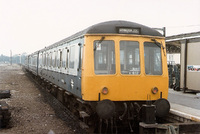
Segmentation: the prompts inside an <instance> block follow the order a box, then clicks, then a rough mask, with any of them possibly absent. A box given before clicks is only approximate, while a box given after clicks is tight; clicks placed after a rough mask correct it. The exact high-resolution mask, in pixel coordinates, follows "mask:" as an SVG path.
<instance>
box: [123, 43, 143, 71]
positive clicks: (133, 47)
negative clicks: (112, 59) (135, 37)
mask: <svg viewBox="0 0 200 134" xmlns="http://www.w3.org/2000/svg"><path fill="white" fill-rule="evenodd" d="M120 65H121V74H127V75H138V74H140V54H139V43H138V42H136V41H120Z"/></svg>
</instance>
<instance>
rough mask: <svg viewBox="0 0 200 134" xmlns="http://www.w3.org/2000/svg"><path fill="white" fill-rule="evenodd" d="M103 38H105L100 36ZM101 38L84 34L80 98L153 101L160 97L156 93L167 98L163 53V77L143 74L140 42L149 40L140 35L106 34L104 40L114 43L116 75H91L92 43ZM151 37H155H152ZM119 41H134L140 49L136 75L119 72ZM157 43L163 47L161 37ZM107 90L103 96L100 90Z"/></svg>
mask: <svg viewBox="0 0 200 134" xmlns="http://www.w3.org/2000/svg"><path fill="white" fill-rule="evenodd" d="M103 36H105V35H103ZM101 37H102V36H101V35H95V36H94V35H91V36H90V35H87V36H85V45H84V52H83V59H84V60H83V64H82V99H83V100H88V101H97V100H98V98H99V93H100V99H101V100H103V99H110V100H113V101H129V100H130V101H131V100H147V96H148V95H150V96H151V97H150V98H149V99H151V100H156V99H158V98H160V92H162V96H163V98H167V96H168V68H167V58H166V51H165V52H164V51H161V52H162V64H163V65H162V69H163V75H161V76H149V75H148V76H147V75H146V74H145V70H144V69H145V66H144V47H143V42H145V41H149V42H150V41H151V38H150V37H142V36H131V35H127V36H124V35H123V36H122V35H121V36H120V35H117V36H116V35H107V36H105V39H104V40H114V42H115V56H116V57H115V59H116V74H114V75H96V74H95V73H94V52H93V42H94V41H95V40H100V39H101ZM154 38H155V37H154ZM120 40H129V41H138V42H139V47H140V67H141V74H140V75H122V74H121V73H120V51H119V50H120V48H119V41H120ZM156 40H157V41H158V42H162V44H163V45H164V46H165V42H164V39H163V38H158V39H156ZM104 87H107V88H108V90H109V92H108V94H107V95H103V94H102V93H101V90H102V89H103V88H104ZM153 87H157V88H158V89H159V91H158V93H157V94H153V93H152V92H151V89H152V88H153Z"/></svg>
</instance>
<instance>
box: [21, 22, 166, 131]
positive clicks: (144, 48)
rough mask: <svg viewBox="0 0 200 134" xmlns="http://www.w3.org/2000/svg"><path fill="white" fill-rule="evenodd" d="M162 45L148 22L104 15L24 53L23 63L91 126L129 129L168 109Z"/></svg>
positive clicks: (164, 53) (160, 35) (159, 36)
mask: <svg viewBox="0 0 200 134" xmlns="http://www.w3.org/2000/svg"><path fill="white" fill-rule="evenodd" d="M165 48H166V47H165V38H164V37H163V36H162V34H160V33H159V32H158V31H156V30H154V29H152V28H149V27H146V26H144V25H141V24H137V23H134V22H128V21H108V22H103V23H99V24H96V25H93V26H91V27H89V28H87V29H85V30H83V31H80V32H78V33H76V34H74V35H72V36H70V37H68V38H65V39H63V40H61V41H59V42H57V43H55V44H52V45H50V46H48V47H45V48H44V49H41V50H39V51H37V52H34V53H33V54H30V55H28V56H27V58H26V61H25V68H26V70H28V71H30V72H31V73H32V74H34V75H35V76H36V78H37V79H39V81H41V83H42V82H43V83H44V82H45V83H46V85H45V86H46V88H47V90H48V91H49V92H51V93H52V94H53V95H54V96H55V97H57V98H58V100H60V101H61V102H62V103H63V104H64V105H65V106H66V107H68V108H69V109H70V110H71V111H73V113H74V114H75V115H77V116H79V117H80V118H82V120H83V121H84V122H85V124H87V125H88V126H96V131H98V132H102V131H108V129H109V130H110V131H112V132H117V131H118V130H117V129H118V128H119V127H120V126H123V125H124V126H127V127H128V128H129V130H130V131H133V130H134V128H135V126H137V124H138V122H140V121H142V122H145V123H155V122H156V118H162V117H164V116H166V115H167V114H168V112H169V109H170V105H169V102H168V101H167V97H168V68H167V58H166V49H165ZM136 122H137V123H136ZM126 130H127V129H126Z"/></svg>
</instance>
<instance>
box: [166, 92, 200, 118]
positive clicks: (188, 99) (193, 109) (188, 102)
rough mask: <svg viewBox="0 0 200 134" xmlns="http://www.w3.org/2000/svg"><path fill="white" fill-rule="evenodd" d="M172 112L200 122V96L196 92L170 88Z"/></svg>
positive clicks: (169, 97)
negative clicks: (184, 91)
mask: <svg viewBox="0 0 200 134" xmlns="http://www.w3.org/2000/svg"><path fill="white" fill-rule="evenodd" d="M168 100H169V102H170V105H171V109H170V113H172V114H175V115H179V116H181V117H184V118H187V119H190V120H192V121H196V122H200V98H199V97H198V96H197V95H196V93H192V92H188V93H183V91H174V90H173V89H169V95H168Z"/></svg>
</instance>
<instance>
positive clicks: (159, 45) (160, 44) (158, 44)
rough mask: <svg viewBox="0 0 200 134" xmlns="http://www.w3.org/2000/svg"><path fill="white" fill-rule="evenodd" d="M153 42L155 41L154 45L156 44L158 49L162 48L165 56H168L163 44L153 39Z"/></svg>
mask: <svg viewBox="0 0 200 134" xmlns="http://www.w3.org/2000/svg"><path fill="white" fill-rule="evenodd" d="M151 40H152V41H154V43H155V44H156V45H157V46H158V47H162V49H163V53H164V56H166V54H165V47H164V46H163V44H162V42H161V43H159V42H158V41H157V40H156V39H151Z"/></svg>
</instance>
